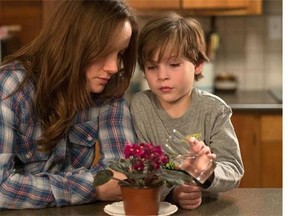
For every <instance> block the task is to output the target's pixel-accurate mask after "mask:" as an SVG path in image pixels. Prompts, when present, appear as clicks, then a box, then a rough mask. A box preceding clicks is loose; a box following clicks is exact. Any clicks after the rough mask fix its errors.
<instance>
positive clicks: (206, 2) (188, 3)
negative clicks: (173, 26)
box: [182, 0, 249, 9]
mask: <svg viewBox="0 0 288 216" xmlns="http://www.w3.org/2000/svg"><path fill="white" fill-rule="evenodd" d="M182 2H183V4H182V6H183V8H184V9H216V8H219V9H221V8H222V9H233V8H235V9H236V8H247V7H248V6H249V0H182Z"/></svg>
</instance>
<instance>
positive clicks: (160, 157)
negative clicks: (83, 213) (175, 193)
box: [94, 143, 194, 215]
mask: <svg viewBox="0 0 288 216" xmlns="http://www.w3.org/2000/svg"><path fill="white" fill-rule="evenodd" d="M124 155H125V158H124V159H120V160H118V161H111V164H110V166H109V168H110V169H106V170H102V171H100V172H99V173H97V175H96V176H95V178H94V186H95V187H96V186H99V185H101V184H104V183H106V182H107V181H109V180H110V179H116V178H114V177H113V172H112V171H111V169H112V170H115V171H118V172H120V173H123V174H125V175H126V177H127V179H125V180H121V179H116V180H118V181H119V184H120V187H121V192H122V198H123V202H124V210H125V213H126V214H128V215H141V213H139V211H140V210H141V209H142V210H149V211H150V210H151V212H145V213H143V215H145V214H146V215H153V214H154V215H156V214H157V213H158V210H159V205H160V188H161V187H162V186H163V185H166V186H167V187H172V186H173V185H180V184H183V183H187V182H189V183H194V180H193V178H191V176H190V175H189V174H187V173H186V172H184V171H182V170H179V169H176V168H175V166H174V165H173V163H172V162H170V161H169V156H168V155H167V154H165V153H164V152H163V151H162V148H161V146H155V145H153V144H152V143H141V144H130V143H127V144H126V145H125V148H124ZM135 190H137V191H135ZM155 191H156V192H155ZM127 192H132V195H127ZM148 192H149V193H150V192H151V193H152V195H149V197H147V198H144V197H143V196H145V193H148ZM137 196H138V197H140V201H139V202H140V206H137V203H136V202H137ZM129 198H131V200H132V204H131V205H132V210H130V208H129V203H128V199H129ZM143 200H145V205H143ZM153 200H154V201H153ZM148 201H151V202H152V201H153V202H154V203H156V206H155V207H147V205H148V204H149V203H148ZM134 210H136V211H137V212H135V211H134ZM152 211H153V212H152Z"/></svg>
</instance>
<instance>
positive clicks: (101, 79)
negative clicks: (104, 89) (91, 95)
mask: <svg viewBox="0 0 288 216" xmlns="http://www.w3.org/2000/svg"><path fill="white" fill-rule="evenodd" d="M98 80H99V84H102V85H105V84H106V83H107V82H108V81H109V78H100V77H99V78H98Z"/></svg>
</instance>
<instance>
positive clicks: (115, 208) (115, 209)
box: [104, 201, 178, 216]
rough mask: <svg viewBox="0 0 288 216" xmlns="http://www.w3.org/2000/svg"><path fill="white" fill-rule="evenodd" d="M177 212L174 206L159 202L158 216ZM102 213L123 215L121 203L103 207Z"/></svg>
mask: <svg viewBox="0 0 288 216" xmlns="http://www.w3.org/2000/svg"><path fill="white" fill-rule="evenodd" d="M177 210H178V207H177V206H176V205H172V204H170V203H168V202H161V203H160V209H159V214H158V216H168V215H171V214H173V213H175V212H176V211H177ZM104 212H106V213H107V214H109V215H112V216H122V215H125V212H124V207H123V201H121V202H114V203H112V204H108V205H106V206H105V207H104Z"/></svg>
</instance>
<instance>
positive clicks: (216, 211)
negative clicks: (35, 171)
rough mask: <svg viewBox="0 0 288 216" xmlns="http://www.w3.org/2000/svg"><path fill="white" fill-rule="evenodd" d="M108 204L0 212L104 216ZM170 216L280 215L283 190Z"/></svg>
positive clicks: (209, 202)
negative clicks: (104, 209)
mask: <svg viewBox="0 0 288 216" xmlns="http://www.w3.org/2000/svg"><path fill="white" fill-rule="evenodd" d="M109 203H110V202H97V203H91V204H86V205H78V206H69V207H62V208H45V209H38V210H32V209H31V210H4V211H3V210H2V211H0V215H1V216H20V215H21V216H46V215H47V216H48V215H49V216H66V215H67V216H68V215H69V216H80V215H81V216H88V215H89V216H96V215H97V216H98V215H99V216H100V215H103V216H105V215H107V214H106V213H104V211H103V208H104V206H105V205H107V204H109ZM173 215H181V216H200V215H201V216H203V215H205V216H206V215H219V216H226V215H227V216H246V215H247V216H252V215H253V216H256V215H259V216H260V215H261V216H263V215H267V216H268V215H269V216H272V215H273V216H277V215H282V189H274V188H273V189H264V188H255V189H254V188H253V189H252V188H249V189H248V188H247V189H246V188H238V189H235V190H231V191H228V192H225V193H220V194H219V196H218V197H217V198H210V197H209V198H204V199H203V203H202V205H201V206H200V207H199V208H197V209H194V210H184V209H181V208H179V209H178V211H177V212H176V213H174V214H173Z"/></svg>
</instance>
